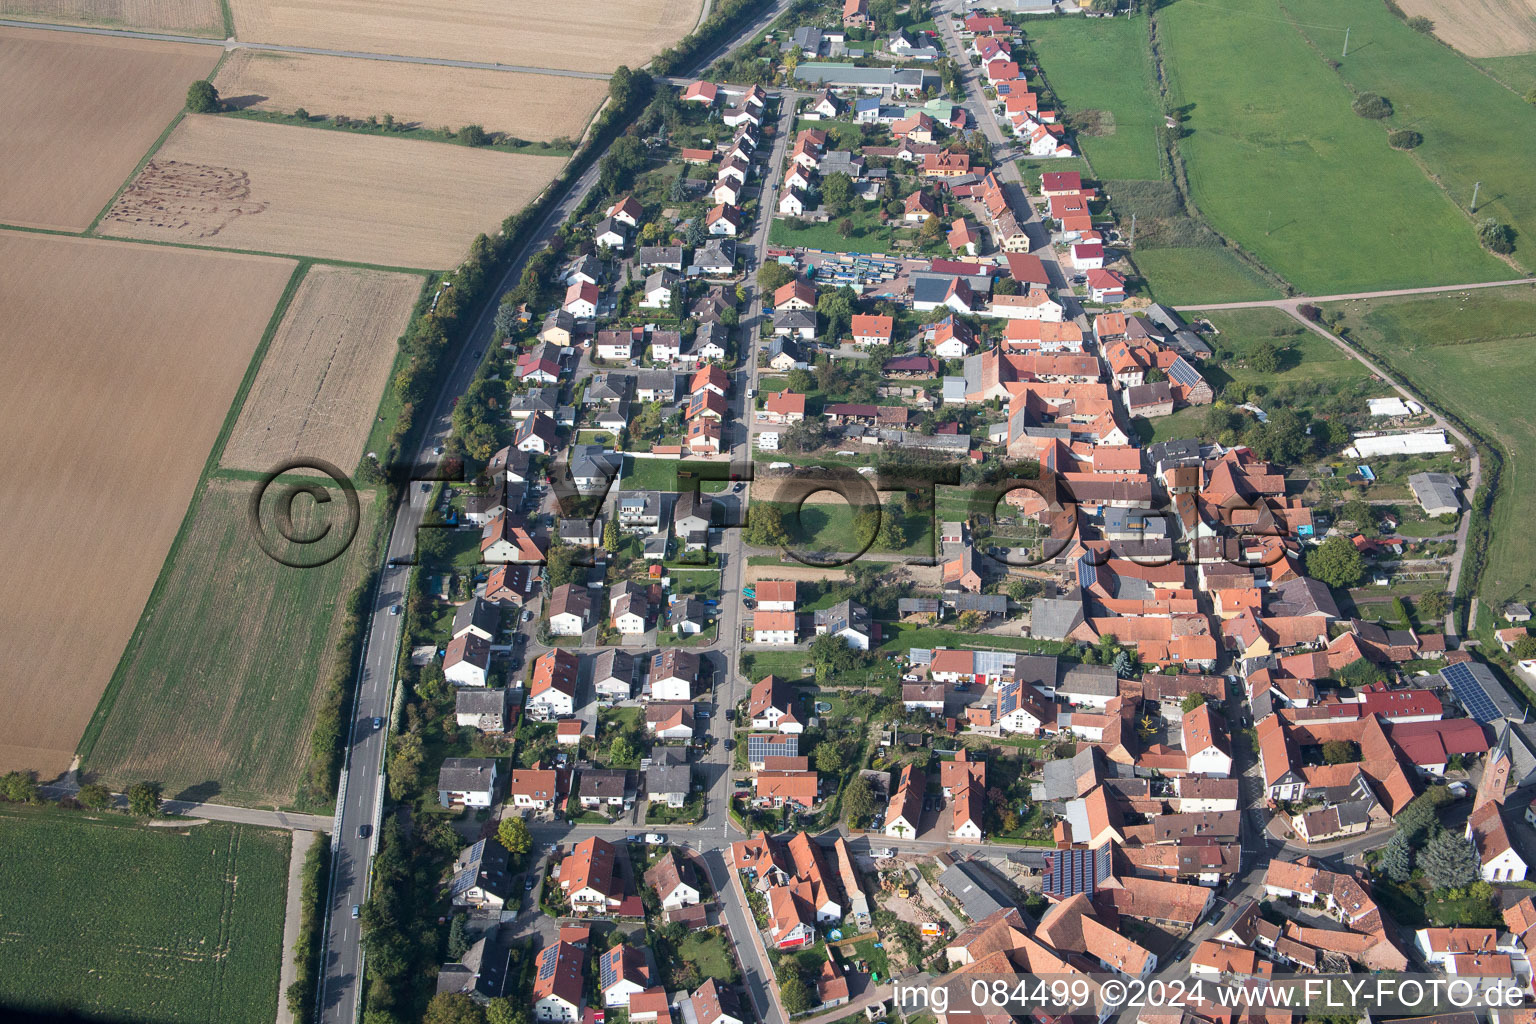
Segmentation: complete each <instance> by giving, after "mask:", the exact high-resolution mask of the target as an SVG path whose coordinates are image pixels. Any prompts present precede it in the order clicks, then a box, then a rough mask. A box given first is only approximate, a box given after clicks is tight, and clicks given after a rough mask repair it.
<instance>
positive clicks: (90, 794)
mask: <svg viewBox="0 0 1536 1024" xmlns="http://www.w3.org/2000/svg"><path fill="white" fill-rule="evenodd" d="M75 799H76V800H79V801H80V805H81V806H82V807H86V808H89V809H90V810H93V811H104V810H106V809H107V808H108V807H111V806H112V791H111V790H110V789H108V788H107V787H106V786H103V785H102V784H101V783H99V782H87V783H86V784H85V785H83V786H81V787H80V792H78V793H76V794H75Z"/></svg>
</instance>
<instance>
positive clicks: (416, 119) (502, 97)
mask: <svg viewBox="0 0 1536 1024" xmlns="http://www.w3.org/2000/svg"><path fill="white" fill-rule="evenodd" d="M213 84H214V85H216V86H218V89H219V95H220V96H222V97H223V98H224V99H225V100H227V101H229V102H231V103H234V104H235V105H236V106H238V107H240V108H241V109H246V110H271V111H277V112H280V113H284V114H291V113H293V112H294V111H295V110H297V109H299V108H300V107H302V108H304V109H305V110H307V111H309V113H310V114H312V115H317V116H324V117H331V116H334V115H336V114H342V115H345V116H347V117H354V118H366V117H369V116H383V115H384V114H386V113H387V114H391V115H393V116H394V118H395V120H396V121H399V122H403V123H405V124H410V125H421V126H424V127H427V128H444V127H446V128H452V129H454V130H458V129H459V128H462V127H464V126H465V125H466V124H478V125H480V126H481V127H482V128H484V129H485V130H486V131H491V132H506V133H507V134H508V135H514V136H516V137H517V138H520V139H527V140H529V141H531V142H547V141H550V140H552V139H557V138H560V137H562V136H564V137H566V138H570V139H576V138H579V137H580V136H581V133H582V131H583V130H584V129H585V128H586V126H587V122H588V121H590V120H591V119H592V115H593V114H594V113H596V112H597V105H598V104H599V103H601V102H602V100H603V97H605V96H606V95H607V94H608V83H606V82H604V81H601V80H599V79H593V78H562V77H559V76H557V75H525V74H516V73H513V72H509V71H484V70H477V69H475V68H456V67H450V66H445V65H432V64H406V63H403V62H400V61H382V60H353V59H349V58H346V57H325V56H320V55H317V54H309V53H274V52H272V51H269V50H236V51H234V52H233V53H231V54H230V55H229V59H228V60H226V61H225V62H224V63H223V65H222V66H221V67H220V68H219V74H218V77H217V78H215V79H214V80H213Z"/></svg>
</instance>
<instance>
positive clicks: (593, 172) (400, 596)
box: [320, 161, 598, 1024]
mask: <svg viewBox="0 0 1536 1024" xmlns="http://www.w3.org/2000/svg"><path fill="white" fill-rule="evenodd" d="M597 178H598V162H597V161H594V162H593V164H592V166H591V167H589V168H588V169H587V171H586V173H584V174H583V175H582V176H581V177H580V178H578V179H577V180H576V182H575V183H574V184H573V185H572V186H571V187H570V188H569V190H568V191H567V192H566V195H565V196H564V197H563V198H562V199H561V200H560V201H559V202H558V203H556V204H555V206H554V208H553V209H551V210H550V212H549V214H548V215H547V216H546V217H545V219H544V222H543V224H541V225H540V227H539V230H538V231H537V232H536V233H535V235H534V236H533V238H532V239H531V240H530V241H529V242H528V243H527V244H526V245H525V246H524V247H523V250H522V252H521V253H519V254H518V257H517V259H516V260H515V261H514V262H513V263H512V264H511V265H510V266H509V267H508V268H507V271H506V273H505V274H504V275H503V277H502V280H501V283H500V285H498V286H497V288H496V289H495V295H496V296H497V297H499V296H500V295H501V293H502V292H504V291H506V290H507V289H508V288H509V287H511V286H512V285H513V284H514V283H515V282H516V281H517V278H518V275H520V274H521V273H522V269H523V264H524V263H525V262H526V261H527V259H528V257H529V256H530V255H532V254H533V253H535V252H537V251H538V250H539V249H541V248H542V247H543V246H544V244H545V243H546V242H548V240H549V239H550V237H551V236H552V235H553V234H554V232H555V229H556V228H558V227H559V226H560V224H561V223H563V222H564V221H565V219H566V217H568V216H569V215H570V213H571V211H572V210H573V209H575V208H576V206H577V204H579V203H580V202H581V201H582V199H583V198H585V197H586V194H587V193H588V192H589V191H591V189H592V187H593V186H594V185H595V184H596V182H597ZM496 308H497V303H496V302H489V303H487V304H486V306H485V308H484V309H483V310H482V311H481V314H480V318H479V320H477V321H476V323H475V327H474V329H473V330H472V331H470V333H469V337H468V339H467V340H466V341H464V342H463V343H462V344H461V346H460V348H459V351H458V355H457V357H456V359H455V361H454V364H453V368H452V370H450V371H449V374H448V378H447V380H446V381H445V382H444V384H443V386H442V388H441V390H440V391H439V393H438V398H437V403H436V405H435V406H434V407H433V410H432V417H431V419H430V420H429V421H428V425H427V428H426V432H425V437H424V439H423V441H422V445H421V449H420V450H419V451H418V452H417V453H416V457H415V458H416V464H417V465H420V466H424V467H425V466H431V465H433V464H434V463H435V462H436V458H435V456H433V454H432V450H433V449H434V448H435V447H437V446H438V445H440V444H442V443H443V442H444V440H446V438H447V436H448V432H449V430H450V428H451V416H452V412H453V403H454V401H455V399H456V398H457V397H458V396H459V395H461V394H463V393H464V391H465V389H467V388H468V387H469V383H470V381H471V380H472V379H473V377H474V374H475V370H476V368H477V367H478V366H479V365H480V357H481V354H482V353H483V352H484V350H485V347H486V346H487V345H489V344H490V343H491V339H492V335H493V333H494V331H493V328H492V320H493V318H494V316H495V313H496ZM409 486H410V493H409V496H408V497H409V500H408V501H407V502H406V503H404V504H402V505H401V507H400V509H399V511H398V512H397V513H396V517H395V524H394V528H393V530H392V531H391V533H390V538H389V547H388V553H387V556H386V557H387V558H388V559H392V560H396V561H397V563H398V564H397V567H396V568H393V569H389V568H386V569H385V570H384V571H383V573H382V575H381V577H380V582H379V587H378V590H377V592H376V593H375V594H374V599H373V607H372V609H371V610H370V613H369V626H368V641H367V646H366V648H365V649H364V652H363V665H362V674H361V677H360V679H359V682H358V687H357V698H356V706H355V708H354V711H353V714H352V728H351V734H350V736H349V739H348V748H347V768H346V776H345V790H344V792H343V793H342V794H341V801H340V808H339V825H338V829H337V833H336V841H335V843H334V844H333V845H334V853H333V860H332V874H331V877H332V884H331V896H330V900H329V903H328V904H327V907H326V915H327V920H326V941H325V952H324V959H323V964H324V970H323V975H322V979H321V989H320V1009H321V1020H322V1021H326V1022H335V1024H350V1022H351V1021H353V1020H355V1019H356V1017H357V1005H358V998H359V995H360V991H359V988H358V981H359V979H360V978H361V975H362V962H363V954H362V944H361V939H362V935H361V930H360V928H359V922H357V921H355V920H353V918H352V908H353V907H355V906H359V905H361V904H362V903H363V902H364V901H365V900H366V899H367V895H368V866H369V863H370V860H371V858H372V856H373V853H374V852H375V849H376V847H375V844H376V843H377V841H378V825H379V810H380V806H381V800H380V795H381V787H382V785H383V782H384V777H383V775H382V774H381V773H382V770H383V761H384V740H385V733H386V729H375V728H373V725H372V722H373V719H375V718H379V719H382V720H383V721H384V722H385V724H386V725H387V724H388V721H389V705H390V699H391V692H392V690H393V685H394V659H395V656H396V652H398V651H399V649H400V625H401V621H402V618H403V617H402V616H399V615H395V614H392V609H393V608H394V606H396V605H398V604H400V603H401V602H402V601H403V600H404V589H405V584H406V580H407V574H408V573H409V571H410V570H409V567H408V565H407V564H406V563H408V562H409V561H410V560H411V558H412V556H413V554H414V552H415V549H416V531H417V528H418V527H419V526H420V524H421V521H422V515H423V513H424V512H425V511H426V507H425V498H426V497H427V495H426V494H425V493H423V491H422V487H423V486H424V485H423V484H421V483H416V482H413V483H411V484H410V485H409ZM425 486H430V485H425ZM363 825H367V826H368V827H369V829H370V830H372V835H370V836H369V837H367V838H364V837H362V836H361V835H360V834H359V828H360V826H363Z"/></svg>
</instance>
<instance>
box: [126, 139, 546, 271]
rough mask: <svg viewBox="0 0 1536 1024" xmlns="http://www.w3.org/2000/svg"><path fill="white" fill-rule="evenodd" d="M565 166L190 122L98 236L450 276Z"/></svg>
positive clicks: (429, 145)
mask: <svg viewBox="0 0 1536 1024" xmlns="http://www.w3.org/2000/svg"><path fill="white" fill-rule="evenodd" d="M563 164H564V160H563V159H561V158H558V157H538V156H523V155H521V154H513V153H494V152H489V151H485V150H478V149H470V148H468V147H466V146H454V145H449V144H446V143H436V142H419V141H414V140H405V139H388V138H382V137H379V136H372V135H353V134H350V133H347V132H332V131H323V130H320V129H314V128H302V127H298V126H296V125H282V124H267V123H263V122H259V121H247V120H241V119H239V118H230V117H219V116H217V115H193V116H188V117H186V118H184V119H183V120H182V122H181V124H180V125H178V126H177V128H176V130H175V131H174V132H172V133H171V136H170V138H168V139H167V140H166V141H165V144H164V145H163V146H161V147H160V149H159V150H158V151H156V153H155V155H154V157H153V158H152V159H151V160H150V161H149V163H148V164H146V165H145V167H144V170H143V171H142V172H141V173H140V174H139V176H138V178H137V179H135V181H134V182H133V184H132V185H130V186H129V187H128V188H127V189H126V190H125V191H124V192H123V194H122V195H121V196H120V197H119V198H118V200H117V202H116V203H114V204H113V206H112V209H111V211H110V212H108V214H107V215H106V216H105V217H104V218H103V219H102V221H101V224H100V226H99V227H100V230H101V232H102V233H103V234H107V235H116V236H120V237H130V238H143V239H147V240H150V241H157V242H182V243H192V244H197V245H212V246H217V247H220V248H230V249H246V250H256V251H260V252H280V253H294V254H298V255H304V256H318V257H321V258H324V259H337V260H348V261H353V262H359V263H371V264H377V265H382V266H391V267H410V268H434V269H435V268H446V267H451V266H454V265H456V264H457V263H458V262H459V261H460V260H462V259H463V258H464V256H465V254H466V253H467V252H468V251H469V243H470V241H471V240H472V239H473V238H474V236H475V235H476V234H478V233H480V232H482V231H485V232H494V231H496V230H497V229H498V228H499V227H500V225H501V221H502V219H503V218H504V217H506V216H507V214H509V213H512V212H513V211H515V210H517V209H519V208H520V207H522V206H523V205H524V204H526V203H527V202H528V201H529V200H531V199H532V198H533V197H534V196H535V195H537V194H538V192H539V190H540V189H542V188H543V187H544V185H545V184H546V183H548V182H549V181H550V179H552V178H553V177H554V176H555V175H556V174H557V173H558V172H559V170H560V168H561V166H562V165H563Z"/></svg>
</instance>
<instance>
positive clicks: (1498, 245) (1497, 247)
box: [1477, 220, 1515, 256]
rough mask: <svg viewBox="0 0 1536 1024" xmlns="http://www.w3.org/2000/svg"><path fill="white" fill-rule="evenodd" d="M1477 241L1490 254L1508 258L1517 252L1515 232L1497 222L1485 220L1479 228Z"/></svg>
mask: <svg viewBox="0 0 1536 1024" xmlns="http://www.w3.org/2000/svg"><path fill="white" fill-rule="evenodd" d="M1477 240H1478V241H1479V242H1481V243H1482V245H1483V248H1484V249H1487V250H1488V251H1489V252H1496V253H1498V254H1499V255H1500V256H1507V255H1509V254H1510V253H1512V252H1514V251H1515V230H1514V228H1511V227H1510V226H1509V225H1508V224H1500V223H1499V222H1498V221H1496V220H1485V221H1483V222H1482V223H1481V224H1479V225H1478V226H1477Z"/></svg>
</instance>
